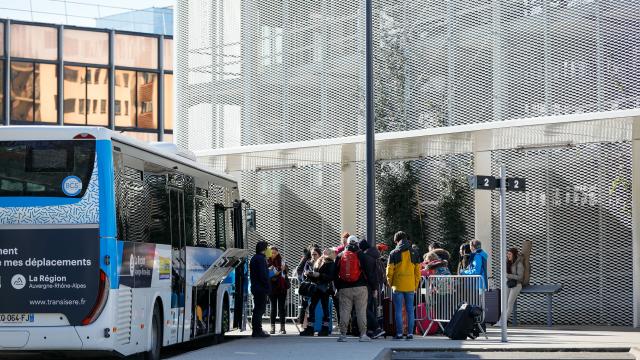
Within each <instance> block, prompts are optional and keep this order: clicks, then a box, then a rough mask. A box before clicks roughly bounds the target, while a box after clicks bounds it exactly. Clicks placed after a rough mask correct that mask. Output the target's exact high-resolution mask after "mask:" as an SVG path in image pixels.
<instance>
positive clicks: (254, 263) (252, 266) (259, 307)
mask: <svg viewBox="0 0 640 360" xmlns="http://www.w3.org/2000/svg"><path fill="white" fill-rule="evenodd" d="M267 247H268V246H267V242H266V241H258V243H256V254H255V255H253V256H252V257H251V261H250V262H249V276H250V280H251V294H252V295H253V313H252V315H251V328H252V329H253V332H252V333H251V336H252V337H269V334H267V333H265V332H264V331H262V315H264V312H265V310H266V308H267V295H268V294H269V293H270V292H271V284H270V283H269V268H268V267H267V257H266V256H265V252H266V251H267Z"/></svg>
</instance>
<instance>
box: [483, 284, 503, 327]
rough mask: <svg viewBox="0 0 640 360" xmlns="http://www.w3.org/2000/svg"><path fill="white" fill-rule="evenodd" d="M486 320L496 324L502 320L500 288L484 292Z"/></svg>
mask: <svg viewBox="0 0 640 360" xmlns="http://www.w3.org/2000/svg"><path fill="white" fill-rule="evenodd" d="M484 307H485V309H484V322H485V323H488V324H495V323H497V322H498V320H500V309H501V307H500V289H490V290H487V291H485V293H484Z"/></svg>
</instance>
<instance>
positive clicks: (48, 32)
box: [0, 20, 174, 141]
mask: <svg viewBox="0 0 640 360" xmlns="http://www.w3.org/2000/svg"><path fill="white" fill-rule="evenodd" d="M173 63H174V61H173V38H172V37H170V36H164V35H153V34H142V33H132V32H120V31H114V30H104V29H95V28H80V27H72V26H63V25H52V24H42V23H29V22H22V21H12V20H5V21H2V22H0V70H1V71H0V83H1V84H2V86H1V89H0V98H1V99H2V100H1V104H0V107H1V108H2V111H1V113H0V119H1V123H2V124H3V125H39V124H42V125H55V124H57V125H90V126H104V127H108V128H110V129H114V130H118V131H122V132H125V133H126V134H127V135H129V136H133V137H136V138H138V139H140V140H144V141H172V140H173V123H174V122H173V111H174V109H173V103H174V102H173V97H174V92H173Z"/></svg>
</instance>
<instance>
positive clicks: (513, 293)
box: [493, 248, 524, 327]
mask: <svg viewBox="0 0 640 360" xmlns="http://www.w3.org/2000/svg"><path fill="white" fill-rule="evenodd" d="M522 260H523V256H522V254H519V253H518V249H516V248H511V249H509V251H508V252H507V299H508V301H507V314H506V315H507V320H508V319H509V316H511V312H512V311H513V305H514V304H515V303H516V299H517V298H518V295H520V291H521V290H522V280H523V279H524V264H523V261H522ZM501 320H502V319H499V320H498V322H497V323H495V324H494V325H493V326H497V327H499V326H500V324H501Z"/></svg>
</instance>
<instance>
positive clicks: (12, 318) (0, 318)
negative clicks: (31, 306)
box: [0, 314, 34, 324]
mask: <svg viewBox="0 0 640 360" xmlns="http://www.w3.org/2000/svg"><path fill="white" fill-rule="evenodd" d="M33 319H34V316H33V314H0V323H3V324H25V323H32V322H33Z"/></svg>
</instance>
